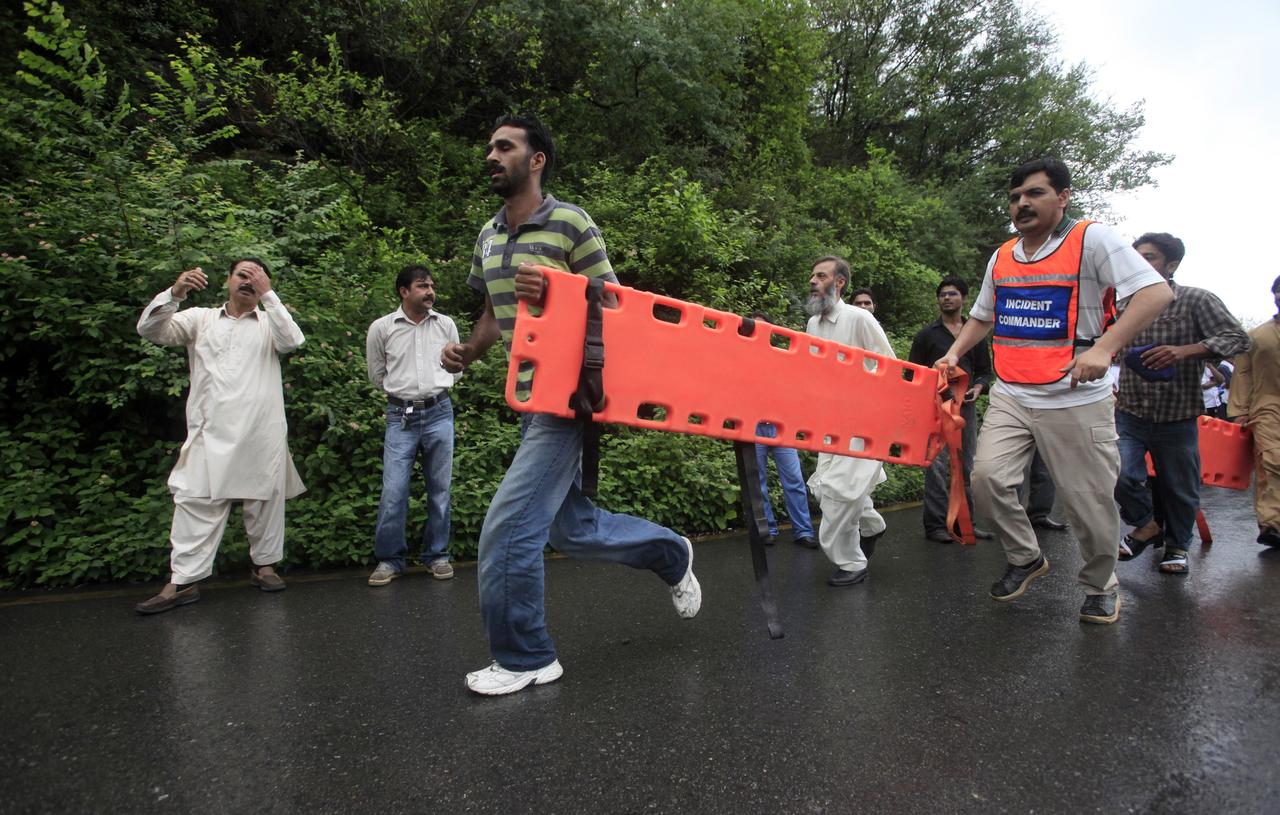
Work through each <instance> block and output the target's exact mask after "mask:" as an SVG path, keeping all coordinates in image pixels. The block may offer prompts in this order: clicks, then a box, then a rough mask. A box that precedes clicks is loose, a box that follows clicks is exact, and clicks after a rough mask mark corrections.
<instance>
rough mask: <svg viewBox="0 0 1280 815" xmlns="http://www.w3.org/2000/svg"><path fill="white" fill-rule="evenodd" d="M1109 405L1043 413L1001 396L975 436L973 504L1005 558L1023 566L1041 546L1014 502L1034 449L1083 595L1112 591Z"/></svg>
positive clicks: (1113, 452) (1114, 460) (1116, 533)
mask: <svg viewBox="0 0 1280 815" xmlns="http://www.w3.org/2000/svg"><path fill="white" fill-rule="evenodd" d="M1116 441H1117V436H1116V422H1115V400H1114V399H1112V398H1110V397H1108V398H1106V399H1102V400H1100V401H1097V402H1093V403H1091V404H1088V405H1080V406H1078V407H1069V408H1060V409H1057V410H1045V409H1039V408H1028V407H1023V406H1022V405H1020V404H1018V403H1017V402H1015V401H1014V400H1013V399H1011V398H1009V397H1008V396H1005V395H1004V394H1001V393H993V394H992V395H991V405H990V407H988V408H987V415H986V418H985V420H984V421H983V424H982V431H981V432H980V433H979V434H978V450H977V453H976V454H975V456H974V463H973V502H974V505H975V507H976V509H977V512H978V515H979V516H981V517H984V518H987V519H988V520H989V521H990V522H991V525H992V527H993V529H992V531H993V532H994V533H995V536H996V539H997V540H999V541H1000V544H1001V545H1002V546H1004V552H1005V557H1006V558H1007V559H1008V561H1009V562H1010V563H1012V564H1013V565H1015V566H1025V565H1027V564H1028V563H1031V562H1032V561H1034V560H1035V559H1036V558H1038V557H1040V545H1039V543H1038V542H1037V541H1036V534H1035V529H1034V528H1033V527H1032V526H1031V521H1030V519H1028V518H1027V513H1026V510H1024V509H1023V508H1022V505H1021V504H1020V503H1018V486H1019V485H1020V484H1021V483H1022V479H1023V471H1024V470H1025V469H1026V467H1027V465H1028V464H1029V463H1030V461H1031V458H1032V456H1034V455H1035V452H1036V449H1037V448H1039V450H1040V455H1041V457H1042V458H1043V459H1044V462H1045V464H1046V465H1047V466H1048V468H1049V475H1050V476H1051V477H1052V478H1053V482H1054V483H1055V484H1056V485H1057V487H1058V498H1059V500H1060V501H1061V502H1062V505H1063V509H1064V510H1065V511H1066V513H1067V520H1069V521H1070V522H1071V531H1072V532H1073V533H1074V534H1075V536H1076V539H1077V540H1078V541H1079V542H1080V556H1081V557H1082V558H1084V567H1083V568H1082V569H1081V570H1080V574H1079V578H1078V579H1079V582H1080V584H1081V585H1082V586H1084V590H1085V593H1086V594H1107V593H1110V592H1112V591H1114V590H1115V587H1116V585H1117V580H1116V555H1117V554H1118V550H1119V542H1120V513H1119V511H1118V510H1117V509H1116V504H1115V499H1114V497H1113V492H1114V490H1115V486H1116V478H1117V477H1118V475H1119V472H1120V452H1119V449H1118V447H1117V446H1116Z"/></svg>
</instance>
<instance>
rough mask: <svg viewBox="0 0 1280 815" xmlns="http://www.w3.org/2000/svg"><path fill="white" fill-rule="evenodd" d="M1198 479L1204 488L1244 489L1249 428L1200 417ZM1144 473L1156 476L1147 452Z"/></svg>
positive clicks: (1250, 471) (1250, 440)
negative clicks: (1145, 471)
mask: <svg viewBox="0 0 1280 815" xmlns="http://www.w3.org/2000/svg"><path fill="white" fill-rule="evenodd" d="M1197 427H1198V428H1199V430H1200V482H1201V483H1202V484H1204V485H1205V486H1208V487H1226V488H1227V489H1230V490H1247V489H1248V488H1249V478H1250V476H1252V475H1253V434H1252V433H1250V432H1249V428H1247V427H1245V426H1243V425H1240V424H1236V423H1235V422H1228V421H1224V420H1222V419H1215V418H1213V417H1212V416H1201V417H1200V419H1199V421H1198V422H1197ZM1147 475H1156V471H1155V465H1154V464H1153V463H1152V461H1151V455H1150V454H1148V455H1147Z"/></svg>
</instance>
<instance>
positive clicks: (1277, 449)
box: [1249, 413, 1280, 531]
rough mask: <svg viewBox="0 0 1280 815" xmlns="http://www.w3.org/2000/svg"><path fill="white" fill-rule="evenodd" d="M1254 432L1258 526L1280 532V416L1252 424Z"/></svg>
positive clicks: (1254, 492) (1259, 419)
mask: <svg viewBox="0 0 1280 815" xmlns="http://www.w3.org/2000/svg"><path fill="white" fill-rule="evenodd" d="M1249 429H1250V430H1252V431H1253V455H1254V470H1253V477H1254V482H1253V508H1254V511H1255V512H1256V513H1257V515H1258V526H1260V527H1262V526H1265V527H1269V528H1271V529H1275V530H1277V531H1280V418H1277V417H1276V415H1275V414H1274V413H1270V414H1267V415H1265V416H1262V417H1261V418H1256V419H1254V420H1253V421H1251V422H1250V423H1249Z"/></svg>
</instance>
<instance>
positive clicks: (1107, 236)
mask: <svg viewBox="0 0 1280 815" xmlns="http://www.w3.org/2000/svg"><path fill="white" fill-rule="evenodd" d="M1084 239H1085V242H1086V243H1091V244H1093V246H1092V247H1091V249H1092V250H1093V254H1094V257H1096V258H1097V261H1096V268H1097V271H1098V287H1099V288H1100V289H1106V288H1107V287H1109V286H1115V289H1116V303H1120V302H1122V301H1124V300H1127V299H1129V297H1131V296H1132V295H1133V293H1134V292H1136V291H1138V290H1139V289H1145V288H1146V287H1147V286H1154V285H1155V284H1157V283H1163V282H1165V281H1164V278H1163V277H1161V276H1160V273H1159V272H1157V271H1156V270H1155V269H1153V268H1151V264H1150V263H1147V261H1146V259H1145V258H1143V257H1142V255H1139V254H1138V250H1136V249H1134V248H1133V247H1132V246H1130V245H1129V242H1128V241H1127V240H1125V239H1124V238H1123V237H1122V236H1121V235H1120V233H1119V232H1117V231H1116V230H1115V229H1114V228H1112V227H1110V226H1107V225H1106V224H1098V223H1095V224H1092V225H1090V226H1089V229H1088V231H1086V232H1085V233H1084Z"/></svg>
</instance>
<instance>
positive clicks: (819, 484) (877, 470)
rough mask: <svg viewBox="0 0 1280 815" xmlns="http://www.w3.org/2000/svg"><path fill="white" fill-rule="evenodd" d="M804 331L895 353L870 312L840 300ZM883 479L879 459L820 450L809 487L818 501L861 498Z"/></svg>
mask: <svg viewBox="0 0 1280 815" xmlns="http://www.w3.org/2000/svg"><path fill="white" fill-rule="evenodd" d="M805 331H807V332H808V333H810V334H812V335H814V336H815V337H821V338H823V339H824V340H831V341H833V342H838V343H841V344H842V345H848V346H851V347H853V348H862V349H864V350H867V351H871V352H872V353H876V354H881V355H883V356H886V357H892V356H894V353H893V348H892V346H890V345H889V338H888V337H886V336H885V333H884V329H883V328H881V327H880V323H878V322H876V318H875V317H872V316H871V312H869V311H867V310H866V309H862V308H858V307H857V306H851V305H849V304H848V303H845V302H843V301H841V302H837V303H836V307H835V309H834V310H833V311H831V312H830V313H829V314H822V315H819V316H817V317H810V318H809V323H808V325H807V326H806V327H805ZM833 398H835V395H834V394H833ZM846 398H847V397H846ZM884 480H885V474H884V467H883V466H882V465H881V464H880V462H879V461H876V460H874V459H869V458H853V457H851V456H836V455H832V454H830V453H819V454H818V466H817V469H815V470H814V472H813V475H812V476H810V478H809V489H810V490H811V491H812V492H813V494H814V496H816V497H817V498H818V500H822V499H823V498H824V497H826V498H830V499H833V500H836V501H861V500H862V499H863V498H864V497H865V496H867V495H868V494H870V492H871V491H872V490H873V489H875V487H876V485H877V484H880V483H881V482H883V481H884Z"/></svg>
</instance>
